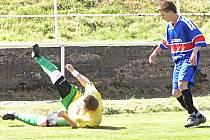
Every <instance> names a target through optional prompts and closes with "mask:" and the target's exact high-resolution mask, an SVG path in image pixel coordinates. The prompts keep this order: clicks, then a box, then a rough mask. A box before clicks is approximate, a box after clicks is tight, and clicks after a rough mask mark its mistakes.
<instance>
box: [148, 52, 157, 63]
mask: <svg viewBox="0 0 210 140" xmlns="http://www.w3.org/2000/svg"><path fill="white" fill-rule="evenodd" d="M156 56H157V54H156V53H154V52H153V53H152V54H151V55H150V56H149V63H150V64H155V62H156Z"/></svg>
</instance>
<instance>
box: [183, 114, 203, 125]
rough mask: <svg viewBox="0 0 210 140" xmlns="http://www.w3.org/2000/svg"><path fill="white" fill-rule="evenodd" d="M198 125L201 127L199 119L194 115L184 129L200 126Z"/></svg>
mask: <svg viewBox="0 0 210 140" xmlns="http://www.w3.org/2000/svg"><path fill="white" fill-rule="evenodd" d="M198 125H199V119H198V118H196V117H195V116H194V115H190V116H189V118H188V119H187V122H186V123H185V125H184V127H187V128H188V127H192V126H198Z"/></svg>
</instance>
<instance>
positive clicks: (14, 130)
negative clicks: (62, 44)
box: [0, 111, 210, 140]
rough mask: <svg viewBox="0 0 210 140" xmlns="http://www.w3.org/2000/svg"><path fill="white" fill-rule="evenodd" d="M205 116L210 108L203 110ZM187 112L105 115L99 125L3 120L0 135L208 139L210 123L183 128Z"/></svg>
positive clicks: (50, 139) (36, 139)
mask: <svg viewBox="0 0 210 140" xmlns="http://www.w3.org/2000/svg"><path fill="white" fill-rule="evenodd" d="M204 114H205V115H206V116H209V115H210V112H209V111H208V112H204ZM186 117H187V114H186V113H184V112H159V113H146V114H144V113H141V114H118V115H104V116H103V122H102V124H101V127H100V128H98V129H84V128H81V129H72V128H70V127H50V128H43V127H36V126H29V125H25V124H23V123H21V122H18V121H2V120H0V123H1V125H0V139H7V140H9V139H15V140H23V139H30V140H40V139H44V140H59V139H62V140H67V139H68V140H69V139H73V140H84V139H85V140H205V139H206V140H207V139H209V138H210V133H209V129H210V124H209V123H208V122H207V123H205V124H202V125H200V126H199V127H194V128H184V127H183V124H184V123H185V121H186Z"/></svg>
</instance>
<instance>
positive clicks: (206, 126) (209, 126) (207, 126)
mask: <svg viewBox="0 0 210 140" xmlns="http://www.w3.org/2000/svg"><path fill="white" fill-rule="evenodd" d="M195 128H210V125H205V126H198V127H195Z"/></svg>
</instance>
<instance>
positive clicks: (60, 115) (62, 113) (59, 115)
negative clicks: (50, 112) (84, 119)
mask: <svg viewBox="0 0 210 140" xmlns="http://www.w3.org/2000/svg"><path fill="white" fill-rule="evenodd" d="M65 113H66V112H65V111H64V110H63V109H61V110H58V111H57V114H58V117H62V116H63V115H64V114H65Z"/></svg>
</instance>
